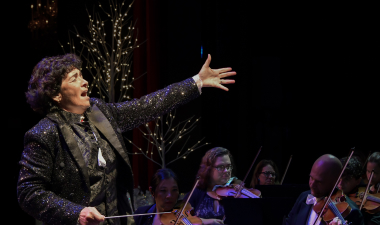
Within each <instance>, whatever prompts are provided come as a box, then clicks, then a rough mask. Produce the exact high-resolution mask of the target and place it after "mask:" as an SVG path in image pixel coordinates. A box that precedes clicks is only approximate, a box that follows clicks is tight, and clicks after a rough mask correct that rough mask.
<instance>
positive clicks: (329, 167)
mask: <svg viewBox="0 0 380 225" xmlns="http://www.w3.org/2000/svg"><path fill="white" fill-rule="evenodd" d="M341 170H342V163H341V162H340V161H339V159H338V158H336V157H335V156H333V155H330V154H326V155H322V156H321V157H319V158H318V159H317V160H316V161H315V162H314V164H313V166H312V168H311V172H310V178H309V187H310V191H305V192H303V193H301V194H300V196H299V197H298V199H297V200H296V203H295V204H294V206H293V208H292V210H291V211H290V213H289V215H288V218H287V219H286V225H305V224H314V221H315V220H316V219H317V218H318V214H317V213H316V212H315V211H314V210H313V206H314V205H315V204H317V202H318V201H321V200H323V199H324V197H326V196H328V195H329V193H330V192H331V190H332V189H333V188H334V185H335V182H336V180H337V179H338V178H339V175H340V172H341ZM346 201H347V203H348V205H349V206H351V208H352V210H351V212H350V214H349V215H348V216H347V217H346V218H345V219H346V220H347V221H349V222H351V225H357V224H358V225H361V224H363V216H362V214H361V212H360V211H359V210H358V209H357V208H356V206H355V203H354V202H353V201H351V200H350V199H349V198H347V199H346ZM340 222H341V221H337V219H334V220H332V221H331V222H330V223H329V224H330V225H331V224H339V223H340ZM316 224H326V223H325V222H324V221H320V222H319V221H317V223H316Z"/></svg>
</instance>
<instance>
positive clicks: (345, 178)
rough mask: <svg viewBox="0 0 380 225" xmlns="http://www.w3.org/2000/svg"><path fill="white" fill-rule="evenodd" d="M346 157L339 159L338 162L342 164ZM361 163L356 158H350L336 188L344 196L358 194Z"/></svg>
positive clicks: (361, 172)
mask: <svg viewBox="0 0 380 225" xmlns="http://www.w3.org/2000/svg"><path fill="white" fill-rule="evenodd" d="M346 160H347V157H343V158H341V159H340V162H341V163H342V164H344V163H345V162H346ZM362 174H363V171H362V163H361V162H360V159H359V158H358V157H357V156H352V157H351V159H350V161H349V162H348V164H347V167H346V169H345V170H344V172H343V175H342V177H341V179H340V181H339V183H338V186H337V188H338V189H339V190H341V191H342V194H344V195H348V196H349V195H352V194H355V193H357V192H358V188H359V185H360V184H361V181H362Z"/></svg>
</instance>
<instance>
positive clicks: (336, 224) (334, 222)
mask: <svg viewBox="0 0 380 225" xmlns="http://www.w3.org/2000/svg"><path fill="white" fill-rule="evenodd" d="M346 222H347V221H346ZM342 224H343V223H342V220H340V219H338V217H335V218H334V219H333V220H332V221H331V222H330V223H329V225H342Z"/></svg>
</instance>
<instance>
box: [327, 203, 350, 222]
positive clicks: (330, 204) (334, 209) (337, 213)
mask: <svg viewBox="0 0 380 225" xmlns="http://www.w3.org/2000/svg"><path fill="white" fill-rule="evenodd" d="M329 208H330V209H331V211H332V212H333V213H334V215H335V216H336V217H338V218H339V219H340V220H341V221H342V222H343V221H345V220H344V218H343V216H342V214H340V212H339V210H338V208H337V207H336V206H335V204H334V203H333V202H332V201H330V203H329ZM344 224H346V223H344Z"/></svg>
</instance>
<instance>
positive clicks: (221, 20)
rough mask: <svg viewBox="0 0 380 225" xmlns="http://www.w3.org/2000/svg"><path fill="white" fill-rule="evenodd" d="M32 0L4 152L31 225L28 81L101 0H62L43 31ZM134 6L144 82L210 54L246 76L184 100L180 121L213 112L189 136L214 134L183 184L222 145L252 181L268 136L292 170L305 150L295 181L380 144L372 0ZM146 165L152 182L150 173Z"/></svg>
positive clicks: (13, 65)
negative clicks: (20, 181)
mask: <svg viewBox="0 0 380 225" xmlns="http://www.w3.org/2000/svg"><path fill="white" fill-rule="evenodd" d="M100 2H104V5H105V4H106V3H107V2H108V1H107V0H101V1H100ZM32 3H33V4H35V2H33V1H24V2H22V3H20V2H18V3H17V8H18V10H20V12H19V13H20V15H21V16H20V17H19V19H18V20H17V23H16V22H15V23H12V24H11V31H13V32H14V35H13V36H11V37H10V38H9V40H7V43H5V45H7V46H12V48H11V51H9V52H8V54H9V56H8V57H6V59H5V60H4V62H5V63H6V64H7V65H4V66H3V68H6V71H9V72H7V73H5V74H3V76H2V77H3V79H4V78H5V81H4V84H5V85H3V91H4V93H3V96H4V97H5V103H4V104H3V112H4V113H5V115H6V118H5V120H6V121H5V123H6V134H5V135H2V137H3V139H4V140H3V143H4V144H3V146H4V147H3V151H6V153H5V154H3V155H5V156H8V155H9V154H10V155H11V158H10V159H8V158H7V159H6V160H3V161H5V163H3V165H5V168H4V169H3V171H4V173H5V174H6V175H7V176H6V180H5V181H4V185H6V187H7V190H6V193H4V195H7V196H9V197H7V198H9V200H7V202H9V203H10V205H11V211H12V212H13V213H15V216H14V217H13V218H18V220H22V222H23V224H31V223H33V221H34V220H33V219H32V218H31V217H30V216H28V215H26V213H24V212H23V211H22V210H21V209H20V207H19V206H18V203H17V198H16V183H17V177H18V169H19V167H18V160H19V159H20V156H21V153H22V150H23V135H24V134H25V132H26V131H27V130H28V129H30V128H31V127H32V126H34V125H35V124H36V123H37V122H38V121H39V119H41V117H40V116H39V115H38V114H36V113H34V112H33V111H32V110H31V109H30V107H29V106H28V105H27V103H26V101H25V97H24V92H25V91H26V89H27V82H28V80H29V78H30V74H31V72H32V69H33V67H34V66H35V65H36V64H37V63H38V62H39V61H40V60H41V59H42V58H43V57H46V56H53V55H59V54H63V51H62V50H61V48H60V46H59V44H58V40H59V41H61V42H63V43H66V42H67V39H68V30H73V26H74V25H75V26H76V27H77V28H78V30H81V29H83V30H85V29H87V28H86V26H87V24H88V16H87V13H86V6H87V7H88V9H89V10H90V11H91V10H92V8H93V6H94V2H93V1H90V0H80V1H74V0H65V1H58V10H59V12H58V20H57V29H56V31H57V33H56V34H50V35H46V36H45V37H44V38H41V37H40V38H39V39H33V38H32V35H31V33H30V31H29V30H28V28H27V25H28V22H29V21H30V19H31V13H30V4H32ZM133 7H136V8H134V10H135V11H134V12H135V15H134V17H135V18H134V20H135V19H136V18H138V26H139V29H140V31H141V37H142V38H139V39H140V40H141V41H143V40H147V42H146V44H145V46H144V45H142V46H143V47H142V48H141V49H142V50H140V51H141V52H136V55H135V57H141V58H135V62H137V63H136V64H135V65H134V66H135V69H134V71H138V73H141V72H148V74H147V76H146V77H145V78H144V79H145V81H144V82H145V83H144V85H147V86H146V88H145V89H144V91H146V92H151V91H154V90H157V89H159V88H162V87H164V86H166V85H169V84H171V83H173V82H178V81H181V80H184V79H186V78H188V77H191V76H193V75H195V74H197V73H198V72H199V70H200V68H201V66H202V65H203V63H204V61H205V59H206V55H207V54H211V56H212V62H211V67H212V68H219V67H232V68H233V70H234V71H236V72H237V74H238V75H237V76H236V77H234V79H235V80H236V84H234V85H229V86H228V88H229V89H230V91H229V92H224V91H222V90H217V89H207V88H204V89H203V90H202V92H203V93H202V96H201V97H200V98H198V99H196V100H194V101H192V102H191V103H189V104H187V105H186V106H183V107H181V108H180V109H178V110H177V117H178V118H179V120H178V121H180V120H181V119H186V118H188V117H190V116H192V115H195V116H196V117H201V122H200V123H199V124H198V125H197V127H196V130H194V132H193V133H192V134H191V139H190V141H189V143H194V142H196V141H198V140H199V139H201V138H202V137H206V139H205V141H206V142H208V143H211V144H210V145H208V146H207V147H204V148H201V149H199V150H197V151H195V152H193V153H191V154H190V155H189V156H188V157H187V159H185V160H178V161H176V162H175V163H173V164H172V165H170V166H169V167H170V168H172V169H173V170H174V171H175V172H176V173H177V174H178V176H179V177H180V188H181V192H187V191H189V190H190V189H191V186H192V184H193V182H194V178H195V175H196V172H197V168H198V166H199V163H200V160H201V157H202V156H203V154H204V153H205V152H206V151H207V150H208V149H210V148H212V147H216V146H221V147H225V148H227V149H229V150H230V151H231V152H232V155H233V157H234V161H235V163H236V169H237V170H236V171H235V173H236V175H237V176H238V177H239V178H240V179H243V177H244V176H245V173H246V171H247V170H248V168H249V166H250V164H251V162H252V160H253V158H254V156H255V155H256V153H257V151H258V149H259V147H260V146H263V148H262V152H261V154H260V155H259V158H258V160H261V159H272V160H274V161H275V163H276V164H277V166H278V167H279V170H280V174H281V175H282V173H283V171H284V169H285V167H286V164H287V162H288V159H289V157H290V155H293V160H292V163H291V165H290V167H289V170H288V174H287V176H286V178H285V181H284V183H287V184H307V182H308V175H309V171H310V168H311V166H312V163H313V162H314V160H315V159H316V158H317V157H318V156H320V155H322V154H325V153H331V154H334V155H336V156H337V157H343V156H346V155H347V154H348V153H349V150H350V148H351V147H355V148H356V150H357V151H356V153H357V154H359V155H361V156H362V157H364V158H365V157H366V156H367V155H368V153H369V151H372V152H373V151H378V150H379V149H378V137H379V134H380V132H379V124H380V123H379V122H380V121H379V118H378V115H379V112H380V110H379V107H378V106H377V105H378V96H379V95H378V94H379V93H378V87H377V86H378V81H377V79H376V78H377V77H378V76H379V70H378V67H377V66H378V64H379V63H378V60H379V57H378V55H377V54H376V53H377V52H378V44H377V43H376V45H375V42H374V40H375V38H377V39H378V36H375V32H374V30H375V29H373V25H374V22H373V18H374V14H372V13H371V12H370V11H368V9H369V8H371V7H370V6H357V5H356V6H348V5H345V6H341V5H329V6H322V5H320V6H318V5H315V6H310V5H294V6H293V5H279V4H277V3H274V2H272V3H268V4H263V3H262V2H260V3H259V2H251V3H247V2H246V1H244V3H243V2H238V1H148V0H146V1H136V2H135V3H134V6H133ZM144 32H145V33H144ZM144 35H145V36H144ZM201 46H202V47H203V57H202V58H201ZM152 74H153V75H154V76H153V75H152ZM84 76H85V78H86V73H85V71H84ZM88 79H89V78H88ZM152 80H155V82H154V83H153V84H152V83H150V82H151V81H152ZM139 94H141V93H139ZM139 94H136V95H139ZM128 135H130V136H132V132H130V134H128ZM129 147H130V149H132V147H131V146H129ZM8 152H10V153H8ZM139 157H140V158H138V157H134V158H133V163H134V165H133V167H134V169H136V168H141V170H144V169H147V166H146V165H147V164H148V163H147V162H146V160H144V159H143V158H141V157H142V156H139ZM169 157H170V156H169ZM149 168H150V170H153V169H155V166H154V165H152V164H150V166H149ZM135 174H140V176H136V178H135V181H136V182H137V183H138V184H139V185H140V186H141V187H142V188H143V189H146V188H147V187H148V179H147V176H144V174H146V173H145V172H141V171H139V172H137V171H135ZM251 174H252V172H251V173H250V175H249V178H248V180H247V183H249V182H250V177H251ZM149 179H150V177H149ZM137 183H136V184H137ZM20 224H21V221H20Z"/></svg>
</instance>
